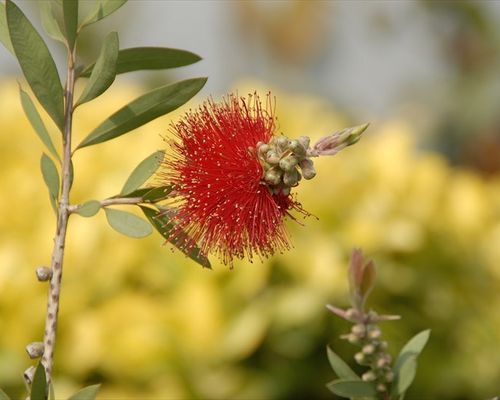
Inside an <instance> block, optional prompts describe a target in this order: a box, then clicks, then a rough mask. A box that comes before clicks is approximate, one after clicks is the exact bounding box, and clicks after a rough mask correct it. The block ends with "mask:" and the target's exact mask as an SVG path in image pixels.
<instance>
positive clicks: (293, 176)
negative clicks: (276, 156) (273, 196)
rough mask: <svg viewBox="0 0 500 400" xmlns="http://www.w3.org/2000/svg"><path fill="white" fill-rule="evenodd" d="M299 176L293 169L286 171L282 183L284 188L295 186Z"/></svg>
mask: <svg viewBox="0 0 500 400" xmlns="http://www.w3.org/2000/svg"><path fill="white" fill-rule="evenodd" d="M300 178H301V176H300V174H299V172H298V171H297V170H296V169H295V168H294V169H292V170H291V171H286V172H285V175H283V183H284V184H285V185H286V186H290V187H292V186H297V184H298V183H299V181H300Z"/></svg>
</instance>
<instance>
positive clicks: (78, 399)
mask: <svg viewBox="0 0 500 400" xmlns="http://www.w3.org/2000/svg"><path fill="white" fill-rule="evenodd" d="M100 387H101V385H100V384H99V385H92V386H87V387H85V388H83V389H81V390H79V391H78V392H76V393H75V394H74V395H72V396H71V397H70V398H69V399H68V400H95V398H96V397H97V392H98V391H99V388H100Z"/></svg>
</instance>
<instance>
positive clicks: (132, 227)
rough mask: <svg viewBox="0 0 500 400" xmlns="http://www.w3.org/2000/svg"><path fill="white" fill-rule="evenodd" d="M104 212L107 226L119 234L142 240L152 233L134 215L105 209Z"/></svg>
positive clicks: (149, 226)
mask: <svg viewBox="0 0 500 400" xmlns="http://www.w3.org/2000/svg"><path fill="white" fill-rule="evenodd" d="M104 211H105V212H106V218H107V220H108V223H109V225H110V226H111V227H112V228H113V229H114V230H115V231H117V232H119V233H122V234H124V235H126V236H129V237H133V238H142V237H145V236H148V235H150V234H151V233H152V232H153V229H152V228H151V225H150V224H149V223H148V222H146V221H144V220H143V219H142V218H139V217H138V216H137V215H135V214H132V213H129V212H126V211H122V210H116V209H113V208H107V207H106V208H104Z"/></svg>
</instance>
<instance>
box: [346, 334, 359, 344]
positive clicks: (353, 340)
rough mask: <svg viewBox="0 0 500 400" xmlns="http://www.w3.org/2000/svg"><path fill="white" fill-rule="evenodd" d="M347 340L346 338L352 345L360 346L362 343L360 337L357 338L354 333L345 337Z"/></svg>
mask: <svg viewBox="0 0 500 400" xmlns="http://www.w3.org/2000/svg"><path fill="white" fill-rule="evenodd" d="M345 338H346V339H347V341H348V342H349V343H351V344H359V342H360V339H359V337H358V336H356V335H353V334H352V333H350V334H348V335H346V337H345Z"/></svg>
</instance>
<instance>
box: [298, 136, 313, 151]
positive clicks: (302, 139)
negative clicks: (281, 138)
mask: <svg viewBox="0 0 500 400" xmlns="http://www.w3.org/2000/svg"><path fill="white" fill-rule="evenodd" d="M297 140H298V141H299V143H300V144H301V145H302V146H303V147H304V149H306V150H307V149H308V148H309V144H310V143H311V139H309V136H299V138H298V139H297Z"/></svg>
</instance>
